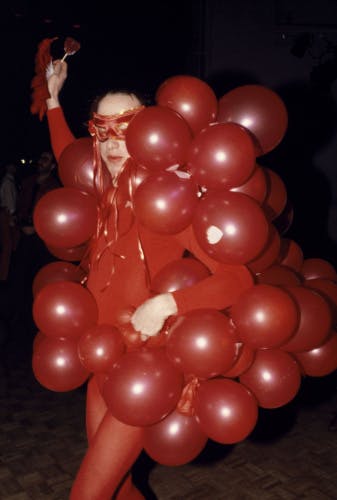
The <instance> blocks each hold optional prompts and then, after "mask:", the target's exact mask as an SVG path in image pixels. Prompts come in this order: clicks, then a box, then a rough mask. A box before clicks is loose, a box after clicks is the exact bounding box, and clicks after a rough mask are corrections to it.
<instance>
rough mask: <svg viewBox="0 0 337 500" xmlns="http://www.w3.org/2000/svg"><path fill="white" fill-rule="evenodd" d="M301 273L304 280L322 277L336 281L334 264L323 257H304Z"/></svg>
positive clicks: (336, 273)
mask: <svg viewBox="0 0 337 500" xmlns="http://www.w3.org/2000/svg"><path fill="white" fill-rule="evenodd" d="M301 274H302V276H303V278H304V279H305V280H314V279H317V278H323V279H327V280H332V281H337V272H336V269H335V268H334V266H333V265H332V264H331V263H330V262H328V261H327V260H324V259H305V260H304V261H303V265H302V269H301Z"/></svg>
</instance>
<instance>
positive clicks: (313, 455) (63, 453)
mask: <svg viewBox="0 0 337 500" xmlns="http://www.w3.org/2000/svg"><path fill="white" fill-rule="evenodd" d="M10 364H11V366H10V367H9V368H8V370H7V373H6V370H5V369H4V367H2V372H1V381H0V385H1V400H0V412H1V413H0V415H1V417H0V418H1V421H0V423H1V425H0V458H1V462H0V499H1V500H49V499H50V500H67V499H68V496H69V490H70V487H71V484H72V481H73V478H74V475H75V472H76V470H77V467H78V466H79V463H80V461H81V458H82V456H83V453H84V451H85V448H86V440H85V433H84V404H85V391H84V388H80V389H78V390H76V391H72V392H68V393H54V392H51V391H48V390H46V389H44V388H42V387H41V386H40V385H39V384H38V382H37V381H36V380H35V379H34V377H33V374H32V372H31V368H30V363H29V360H28V359H27V358H26V357H24V356H22V359H21V360H20V362H18V361H13V360H12V361H11V363H10ZM336 387H337V377H336V374H333V375H331V376H329V377H325V378H324V379H306V380H305V381H304V382H303V384H302V388H301V391H300V393H299V395H298V396H297V397H296V399H295V400H294V401H293V402H292V403H290V404H289V405H287V406H286V407H283V408H281V409H279V410H269V411H266V410H265V411H261V414H260V416H259V422H258V425H257V427H256V429H255V431H254V432H253V433H252V434H251V435H250V437H249V438H248V439H246V440H245V441H244V442H242V443H240V444H237V445H236V446H233V447H231V446H228V447H227V446H222V445H217V444H216V443H214V442H209V444H208V445H207V447H206V449H205V450H204V452H203V453H202V454H201V456H200V457H199V458H198V459H197V460H196V461H195V462H193V463H191V464H188V465H185V466H180V467H163V466H160V465H158V464H154V463H153V462H152V461H151V460H150V459H149V458H148V457H147V456H146V455H145V454H143V455H142V456H141V457H140V459H139V460H138V462H137V464H136V467H135V471H134V473H135V479H136V481H137V482H138V483H139V484H140V486H141V488H142V491H143V494H144V495H145V497H146V499H147V500H155V499H157V500H224V499H226V500H246V499H247V500H248V499H266V500H277V499H285V500H288V499H305V500H328V499H337V430H336V428H335V427H332V426H331V425H330V424H331V421H332V418H333V416H334V414H335V412H336V411H337V395H336Z"/></svg>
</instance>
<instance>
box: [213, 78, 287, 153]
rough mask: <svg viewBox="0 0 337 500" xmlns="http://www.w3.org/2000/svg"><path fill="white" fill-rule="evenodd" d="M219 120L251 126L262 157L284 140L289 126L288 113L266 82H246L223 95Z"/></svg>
mask: <svg viewBox="0 0 337 500" xmlns="http://www.w3.org/2000/svg"><path fill="white" fill-rule="evenodd" d="M217 120H218V122H234V123H238V124H240V125H242V126H243V127H245V128H246V129H248V130H249V131H250V132H251V134H252V135H253V137H254V139H255V147H256V153H257V155H258V156H259V155H263V154H265V153H268V152H269V151H271V150H272V149H274V148H275V147H276V146H277V145H278V144H279V143H280V142H281V140H282V139H283V137H284V135H285V132H286V130H287V126H288V113H287V109H286V107H285V105H284V103H283V101H282V99H281V98H280V97H279V96H278V94H276V93H275V92H274V91H273V90H271V89H269V88H267V87H263V86H262V85H242V86H240V87H236V88H234V89H233V90H231V91H230V92H227V94H225V95H224V96H222V97H221V99H220V100H219V112H218V118H217Z"/></svg>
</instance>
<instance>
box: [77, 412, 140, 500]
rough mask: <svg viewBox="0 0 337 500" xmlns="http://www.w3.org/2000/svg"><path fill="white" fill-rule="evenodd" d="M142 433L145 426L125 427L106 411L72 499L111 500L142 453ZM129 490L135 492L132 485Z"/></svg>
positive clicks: (79, 474) (80, 470)
mask: <svg viewBox="0 0 337 500" xmlns="http://www.w3.org/2000/svg"><path fill="white" fill-rule="evenodd" d="M143 434H144V430H143V428H142V427H133V426H130V425H126V424H123V423H122V422H120V421H119V420H117V419H115V418H114V417H113V416H112V415H111V413H110V412H109V411H108V412H106V415H105V416H104V418H103V421H102V423H101V425H100V426H99V428H98V430H97V432H96V434H95V436H94V437H93V439H92V442H91V444H90V446H89V448H88V450H87V453H86V455H85V457H84V459H83V461H82V464H81V466H80V469H79V471H78V473H77V476H76V478H75V482H74V484H73V487H72V490H71V493H70V500H110V499H111V497H112V495H113V494H114V493H115V492H116V490H117V488H118V486H119V484H120V483H121V482H122V481H123V478H126V474H127V473H128V471H129V470H130V469H131V466H132V465H133V463H134V462H135V461H136V459H137V457H138V455H139V454H140V452H141V451H142V449H143ZM127 481H129V479H128V480H127ZM128 484H130V483H128V482H127V483H126V486H125V488H126V490H127V485H128ZM130 487H132V489H134V487H133V485H132V483H131V484H130ZM126 490H125V491H126ZM120 493H121V494H123V486H121V489H120ZM135 494H138V492H137V490H135ZM117 498H123V497H117ZM124 498H127V497H126V496H125V497H124ZM129 498H130V499H131V498H133V497H132V496H129ZM134 498H135V499H136V498H137V497H136V496H135V497H134ZM138 498H141V496H140V497H139V496H138Z"/></svg>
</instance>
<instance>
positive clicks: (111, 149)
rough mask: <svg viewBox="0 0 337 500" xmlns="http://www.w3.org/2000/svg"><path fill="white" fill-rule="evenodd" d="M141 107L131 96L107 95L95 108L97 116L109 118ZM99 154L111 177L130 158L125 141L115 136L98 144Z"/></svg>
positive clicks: (137, 100) (133, 96)
mask: <svg viewBox="0 0 337 500" xmlns="http://www.w3.org/2000/svg"><path fill="white" fill-rule="evenodd" d="M138 106H141V103H140V101H139V99H138V98H137V97H136V96H135V95H133V94H121V93H117V94H107V95H106V96H104V97H103V98H102V99H101V100H100V102H99V104H98V107H97V113H98V114H99V115H103V116H104V115H105V116H111V115H117V114H119V113H124V112H125V111H128V110H129V109H133V108H137V107H138ZM99 148H100V153H101V157H102V159H103V161H104V162H105V164H106V166H107V168H108V170H109V172H110V174H111V176H112V177H115V176H116V175H117V174H118V172H119V171H120V170H121V168H122V166H123V164H124V162H125V160H126V159H127V158H128V157H129V156H130V155H129V153H128V150H127V149H126V145H125V140H124V139H123V138H119V137H116V136H109V137H108V138H107V139H106V140H105V141H100V142H99Z"/></svg>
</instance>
